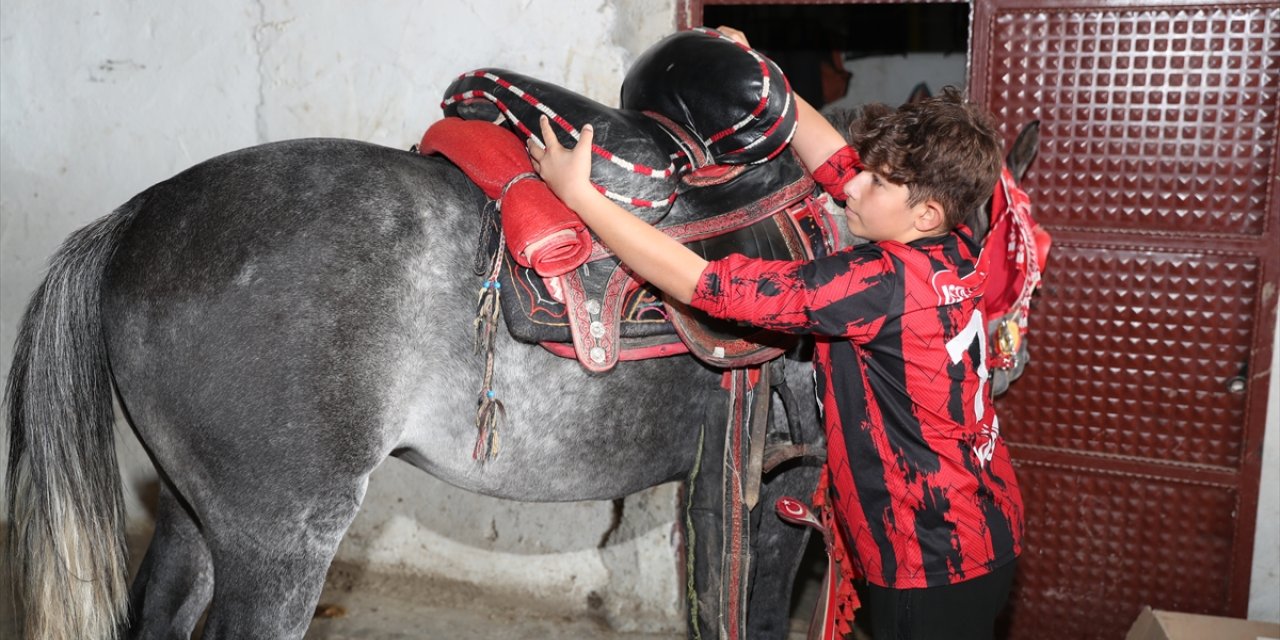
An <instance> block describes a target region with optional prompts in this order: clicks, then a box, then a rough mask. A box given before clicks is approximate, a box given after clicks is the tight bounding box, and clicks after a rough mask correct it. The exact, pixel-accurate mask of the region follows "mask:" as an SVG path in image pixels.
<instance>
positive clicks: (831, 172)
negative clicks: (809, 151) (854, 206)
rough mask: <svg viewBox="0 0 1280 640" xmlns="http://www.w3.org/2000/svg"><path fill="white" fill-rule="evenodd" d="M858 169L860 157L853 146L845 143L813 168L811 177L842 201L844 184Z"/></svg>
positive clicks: (860, 161)
mask: <svg viewBox="0 0 1280 640" xmlns="http://www.w3.org/2000/svg"><path fill="white" fill-rule="evenodd" d="M859 171H862V158H861V157H859V156H858V152H857V151H854V150H853V147H850V146H848V145H845V146H843V147H841V148H840V149H839V150H838V151H836V152H835V153H833V154H831V156H830V157H829V158H827V159H826V161H825V162H823V163H822V164H821V165H819V166H818V168H817V169H814V170H813V179H814V180H815V181H816V182H817V183H818V184H819V185H821V186H822V190H823V191H826V192H827V193H828V194H830V195H831V197H832V198H835V199H836V200H839V201H840V202H844V200H845V196H844V185H845V183H846V182H848V181H850V180H852V179H853V178H854V177H855V176H857V175H858V172H859Z"/></svg>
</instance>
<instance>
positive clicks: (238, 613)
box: [204, 468, 367, 640]
mask: <svg viewBox="0 0 1280 640" xmlns="http://www.w3.org/2000/svg"><path fill="white" fill-rule="evenodd" d="M259 471H261V469H260V468H259ZM317 471H321V470H320V469H318V470H317ZM318 476H319V474H289V475H287V476H286V475H283V474H282V475H277V476H275V477H271V478H270V479H269V481H268V484H270V485H271V488H270V492H271V493H269V494H268V489H267V487H266V486H254V485H253V484H251V483H244V484H240V485H231V486H233V487H234V491H228V492H227V493H226V494H225V495H222V496H219V498H220V499H223V500H227V501H229V502H232V503H234V504H228V505H224V506H221V507H220V508H219V509H218V512H217V513H216V514H214V515H211V516H210V517H209V521H208V522H207V523H206V529H207V530H208V532H209V547H210V553H211V556H212V559H213V571H214V589H213V604H212V607H211V608H210V610H209V617H208V619H207V620H206V621H205V626H204V637H205V638H207V639H216V638H235V639H237V640H238V639H240V638H273V639H274V638H301V637H302V636H303V634H304V633H305V632H306V630H307V626H308V625H309V624H310V623H311V618H312V615H313V614H314V612H315V605H316V602H317V601H318V600H319V598H320V591H321V589H322V588H323V586H324V577H325V572H326V570H327V569H328V567H329V563H330V562H331V561H332V560H333V556H334V554H335V553H336V552H337V550H338V543H339V542H340V541H341V540H342V536H343V534H344V533H345V532H346V530H347V527H348V526H349V525H350V524H351V520H352V519H354V518H355V515H356V512H357V511H358V510H359V508H360V501H361V500H362V499H363V497H364V491H365V488H366V486H367V479H366V478H360V479H358V480H350V479H348V480H347V481H345V482H343V481H336V482H335V481H329V480H322V479H320V478H319V477H318ZM299 478H306V481H304V482H297V480H298V479H299ZM280 496H288V499H287V500H280V499H279V497H280ZM271 497H274V498H275V499H271Z"/></svg>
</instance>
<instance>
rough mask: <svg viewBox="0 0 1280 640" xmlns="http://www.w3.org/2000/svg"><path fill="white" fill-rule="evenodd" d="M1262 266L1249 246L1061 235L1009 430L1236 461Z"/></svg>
mask: <svg viewBox="0 0 1280 640" xmlns="http://www.w3.org/2000/svg"><path fill="white" fill-rule="evenodd" d="M1259 271H1260V269H1259V266H1258V264H1257V263H1256V261H1254V260H1253V259H1251V258H1250V257H1248V256H1230V255H1212V254H1202V253H1180V252H1174V251H1157V250H1117V249H1114V248H1106V247H1100V246H1080V245H1072V244H1066V243H1062V244H1059V245H1057V246H1055V247H1054V254H1053V264H1052V268H1051V269H1048V270H1047V271H1046V273H1045V276H1044V281H1043V284H1042V285H1041V289H1040V292H1039V293H1038V297H1037V300H1036V301H1035V309H1034V310H1033V312H1032V313H1033V317H1034V318H1035V322H1034V326H1033V328H1032V330H1033V333H1032V334H1031V335H1030V337H1029V339H1030V340H1031V344H1032V349H1033V354H1034V357H1033V359H1032V363H1031V364H1030V365H1029V369H1028V371H1027V374H1026V375H1025V377H1024V378H1023V379H1021V380H1019V382H1018V384H1015V385H1013V387H1011V389H1010V391H1009V394H1008V396H1007V397H1006V398H1005V399H1003V400H1002V401H1001V403H1000V411H1001V424H1002V425H1007V426H1005V427H1004V432H1005V436H1006V438H1008V439H1009V440H1010V441H1011V442H1014V443H1016V444H1017V445H1020V446H1026V445H1030V446H1038V447H1047V448H1055V449H1062V450H1069V451H1075V452H1086V453H1091V454H1106V455H1114V456H1124V457H1127V458H1132V459H1137V460H1143V461H1146V462H1149V463H1151V464H1156V465H1164V464H1196V465H1210V466H1216V467H1223V468H1230V469H1235V468H1237V467H1238V466H1239V464H1240V456H1241V452H1242V446H1243V442H1244V435H1245V432H1244V425H1245V420H1244V412H1245V396H1244V394H1237V393H1232V392H1230V391H1228V389H1227V384H1226V383H1227V381H1228V380H1229V379H1230V378H1232V377H1233V376H1236V375H1239V374H1240V373H1241V367H1242V365H1244V363H1246V362H1247V361H1248V358H1249V349H1250V345H1251V344H1252V339H1253V324H1254V314H1255V305H1256V302H1255V300H1254V298H1255V297H1256V296H1257V294H1258V288H1259V285H1258V278H1259V276H1260V273H1259Z"/></svg>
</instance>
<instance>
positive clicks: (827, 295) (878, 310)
mask: <svg viewBox="0 0 1280 640" xmlns="http://www.w3.org/2000/svg"><path fill="white" fill-rule="evenodd" d="M892 269H893V267H892V263H891V261H889V260H888V259H886V258H884V257H883V255H881V254H880V253H879V252H865V251H864V252H858V251H846V252H840V253H836V254H834V255H831V256H827V257H825V258H821V259H818V260H812V261H807V262H804V261H800V262H796V261H787V260H758V259H754V258H747V257H745V256H741V255H736V254H735V255H731V256H729V257H727V258H724V259H722V260H716V261H712V262H711V263H709V264H708V265H707V268H706V269H705V270H703V272H702V276H701V277H700V278H699V280H698V284H697V287H696V288H695V289H694V293H693V301H692V303H691V304H692V305H693V306H694V307H695V308H697V309H701V310H702V311H705V312H707V313H709V314H711V315H712V316H715V317H717V318H721V319H724V320H734V321H738V322H743V323H746V324H750V325H752V326H756V327H760V328H763V329H770V330H773V331H779V332H783V333H797V334H806V333H812V334H817V335H825V336H833V337H845V338H850V339H854V340H857V339H858V338H868V337H870V336H872V335H874V334H875V333H876V332H877V331H878V330H879V327H880V325H881V324H882V322H883V320H884V317H885V314H886V313H887V312H888V310H889V301H890V300H891V297H892V295H893V292H894V290H895V284H894V283H895V282H896V279H895V278H894V277H893V272H892Z"/></svg>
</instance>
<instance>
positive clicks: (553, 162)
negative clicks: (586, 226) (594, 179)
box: [525, 115, 600, 213]
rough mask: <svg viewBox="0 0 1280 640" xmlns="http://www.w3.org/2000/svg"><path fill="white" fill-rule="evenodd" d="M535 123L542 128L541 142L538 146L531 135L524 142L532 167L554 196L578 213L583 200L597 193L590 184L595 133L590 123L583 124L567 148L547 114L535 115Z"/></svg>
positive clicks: (598, 193)
mask: <svg viewBox="0 0 1280 640" xmlns="http://www.w3.org/2000/svg"><path fill="white" fill-rule="evenodd" d="M538 124H539V126H540V127H541V129H542V141H543V144H542V145H539V144H538V140H537V139H536V138H534V137H533V136H530V137H529V140H528V142H527V143H525V148H526V150H527V151H528V152H529V160H530V162H532V163H533V170H534V171H537V172H538V177H540V178H542V181H543V182H546V183H547V187H549V188H550V189H551V192H552V193H554V194H556V197H558V198H560V200H561V201H563V202H564V203H565V205H567V206H568V207H569V208H570V209H573V210H574V211H577V212H579V213H581V210H580V207H581V206H582V204H583V203H584V201H585V200H587V199H590V198H591V197H592V196H598V195H600V192H598V191H596V188H595V187H594V186H592V185H591V140H592V137H593V136H594V132H593V130H592V128H591V125H589V124H588V125H584V126H583V127H582V131H581V133H580V134H579V135H578V144H577V145H576V146H574V148H572V149H566V148H564V146H563V145H561V144H560V140H559V139H558V138H556V132H555V131H553V130H552V129H551V121H550V120H548V119H547V116H545V115H544V116H541V117H540V118H538Z"/></svg>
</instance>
